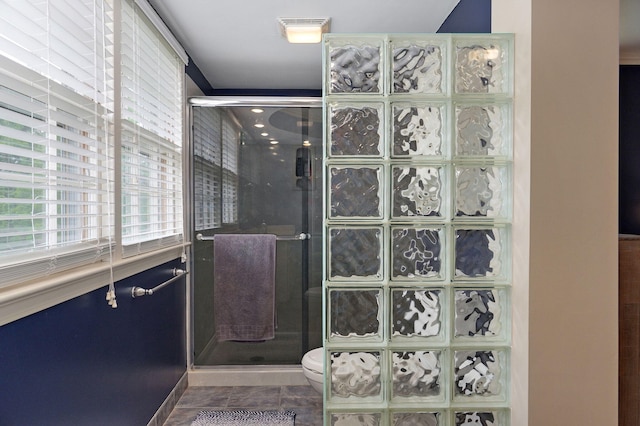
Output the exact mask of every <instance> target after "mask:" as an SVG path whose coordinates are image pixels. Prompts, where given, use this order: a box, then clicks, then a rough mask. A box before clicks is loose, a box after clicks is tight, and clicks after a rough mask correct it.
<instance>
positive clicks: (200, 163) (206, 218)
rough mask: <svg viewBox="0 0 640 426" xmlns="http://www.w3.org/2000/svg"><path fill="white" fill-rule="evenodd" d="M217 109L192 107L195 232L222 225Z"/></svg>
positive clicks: (220, 159) (220, 162) (220, 148)
mask: <svg viewBox="0 0 640 426" xmlns="http://www.w3.org/2000/svg"><path fill="white" fill-rule="evenodd" d="M220 126H221V124H220V110H217V109H215V108H194V109H193V151H194V152H193V160H194V205H195V209H194V222H195V229H196V231H202V230H206V229H214V228H219V227H220V226H222V209H221V204H220V200H222V192H221V189H222V184H221V166H222V145H221V143H220Z"/></svg>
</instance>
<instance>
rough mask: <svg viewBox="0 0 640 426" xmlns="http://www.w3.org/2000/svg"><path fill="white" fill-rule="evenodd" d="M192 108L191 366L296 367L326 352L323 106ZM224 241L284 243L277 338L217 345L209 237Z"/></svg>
mask: <svg viewBox="0 0 640 426" xmlns="http://www.w3.org/2000/svg"><path fill="white" fill-rule="evenodd" d="M190 104H191V118H192V149H193V166H192V170H193V180H192V182H193V197H192V199H193V206H192V210H193V221H192V223H193V224H194V238H193V239H192V240H193V244H194V248H193V249H194V256H193V262H194V263H193V285H194V286H193V311H192V312H193V326H192V330H193V339H192V341H193V359H194V364H195V365H196V366H209V365H271V364H274V365H286V364H299V363H300V360H301V358H302V355H303V354H304V353H305V352H306V351H307V350H309V349H311V348H314V347H318V346H321V345H322V340H321V335H322V306H321V305H322V292H321V288H322V271H321V269H320V268H321V264H322V176H321V174H318V173H316V171H320V170H321V164H322V107H321V101H320V98H244V97H243V98H238V97H202V98H193V99H191V100H190ZM219 233H233V234H264V233H266V234H275V235H276V236H279V237H280V238H279V239H278V241H277V243H276V280H275V295H276V296H275V298H276V335H275V338H274V339H273V340H266V341H263V342H257V343H247V342H234V341H218V340H217V338H216V334H215V321H214V285H215V283H214V279H213V277H214V250H213V241H212V238H213V239H214V238H215V234H219ZM301 234H302V235H303V237H302V238H303V239H296V238H290V237H295V236H299V235H301ZM247 255H248V256H249V255H250V254H247ZM237 285H242V283H238V284H237Z"/></svg>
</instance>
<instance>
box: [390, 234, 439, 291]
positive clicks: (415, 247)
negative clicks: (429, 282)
mask: <svg viewBox="0 0 640 426" xmlns="http://www.w3.org/2000/svg"><path fill="white" fill-rule="evenodd" d="M391 235H392V242H391V257H392V264H391V279H392V280H395V279H399V280H405V279H434V280H440V279H443V278H444V266H443V259H442V256H443V255H444V253H445V251H444V249H443V246H444V230H443V229H442V228H436V227H433V228H393V229H392V231H391Z"/></svg>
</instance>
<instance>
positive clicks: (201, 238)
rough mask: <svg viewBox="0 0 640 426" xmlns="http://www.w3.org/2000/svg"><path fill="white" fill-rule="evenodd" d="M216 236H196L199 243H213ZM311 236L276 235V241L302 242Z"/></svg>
mask: <svg viewBox="0 0 640 426" xmlns="http://www.w3.org/2000/svg"><path fill="white" fill-rule="evenodd" d="M215 237H216V236H215V235H212V236H210V237H205V236H204V235H202V234H197V235H196V240H198V241H213V240H214V239H215ZM310 239H311V234H305V233H304V232H303V233H301V234H298V235H276V240H287V241H298V240H299V241H302V240H310Z"/></svg>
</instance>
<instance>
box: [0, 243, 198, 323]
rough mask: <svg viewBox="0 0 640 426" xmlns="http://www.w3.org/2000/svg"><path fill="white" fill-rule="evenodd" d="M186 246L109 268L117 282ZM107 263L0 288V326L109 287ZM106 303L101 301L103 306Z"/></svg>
mask: <svg viewBox="0 0 640 426" xmlns="http://www.w3.org/2000/svg"><path fill="white" fill-rule="evenodd" d="M187 245H188V243H185V244H180V245H176V246H172V247H168V248H166V249H163V250H157V251H154V252H151V253H146V254H142V255H139V256H135V257H131V258H127V259H123V260H121V261H120V262H118V263H116V264H114V266H113V277H114V281H115V282H118V281H120V280H122V279H124V278H127V277H130V276H132V275H135V274H137V273H140V272H143V271H146V270H147V269H150V268H153V267H155V266H158V265H161V264H163V263H165V262H169V261H171V260H174V259H176V258H179V257H181V256H182V254H183V253H184V252H185V247H186V246H187ZM110 277H111V272H110V267H109V264H108V263H101V264H97V265H90V266H85V267H82V268H78V269H76V270H71V271H66V272H63V273H60V274H58V275H55V276H51V277H47V278H45V279H44V280H42V279H40V280H38V281H32V282H28V283H21V284H17V285H14V286H9V287H6V288H1V289H0V326H2V325H4V324H8V323H10V322H12V321H15V320H18V319H20V318H24V317H26V316H28V315H31V314H34V313H36V312H39V311H42V310H44V309H47V308H50V307H51V306H54V305H57V304H59V303H62V302H66V301H67V300H71V299H73V298H74V297H78V296H81V295H83V294H86V293H88V292H90V291H93V290H96V289H99V288H100V287H105V292H106V286H107V285H109V280H110ZM106 303H107V302H106V301H105V304H106Z"/></svg>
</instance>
